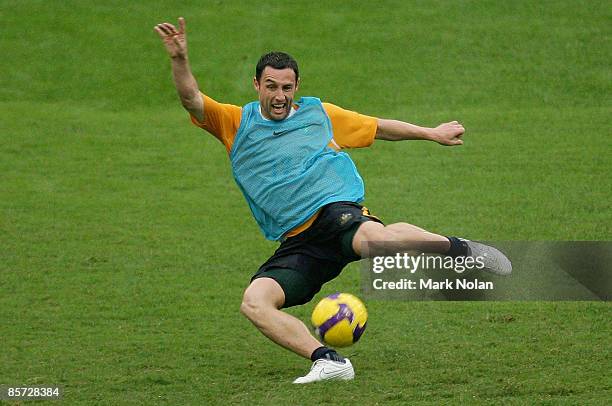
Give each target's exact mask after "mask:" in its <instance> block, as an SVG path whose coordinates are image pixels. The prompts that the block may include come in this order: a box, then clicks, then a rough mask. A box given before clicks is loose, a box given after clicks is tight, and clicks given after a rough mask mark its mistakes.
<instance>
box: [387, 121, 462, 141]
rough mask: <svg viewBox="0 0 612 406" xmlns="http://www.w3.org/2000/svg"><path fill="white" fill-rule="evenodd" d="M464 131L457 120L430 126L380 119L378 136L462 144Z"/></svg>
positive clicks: (398, 139)
mask: <svg viewBox="0 0 612 406" xmlns="http://www.w3.org/2000/svg"><path fill="white" fill-rule="evenodd" d="M464 132H465V129H464V128H463V126H462V125H461V124H459V123H458V122H457V121H451V122H450V123H443V124H440V125H439V126H437V127H435V128H429V127H419V126H418V125H414V124H410V123H405V122H403V121H398V120H387V119H378V128H377V130H376V138H377V139H379V140H386V141H402V140H428V141H435V142H437V143H438V144H442V145H461V144H463V140H462V139H461V136H462V135H463V133H464Z"/></svg>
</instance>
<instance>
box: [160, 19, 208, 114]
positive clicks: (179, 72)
mask: <svg viewBox="0 0 612 406" xmlns="http://www.w3.org/2000/svg"><path fill="white" fill-rule="evenodd" d="M178 22H179V29H178V30H177V29H176V27H175V26H174V25H172V24H170V23H162V24H157V25H156V26H155V31H156V32H157V33H158V34H159V36H160V38H161V39H162V41H163V42H164V46H165V47H166V51H167V52H168V55H169V56H170V60H171V61H172V76H173V78H174V85H175V86H176V90H177V91H178V94H179V97H180V98H181V103H182V104H183V107H185V109H186V110H187V111H189V112H190V113H191V114H192V115H193V116H194V117H195V118H197V119H198V121H200V122H201V121H203V120H204V102H203V101H202V97H201V96H200V90H199V88H198V83H197V82H196V80H195V78H194V77H193V74H192V73H191V67H190V66H189V58H188V56H187V36H186V33H185V19H184V18H183V17H179V20H178Z"/></svg>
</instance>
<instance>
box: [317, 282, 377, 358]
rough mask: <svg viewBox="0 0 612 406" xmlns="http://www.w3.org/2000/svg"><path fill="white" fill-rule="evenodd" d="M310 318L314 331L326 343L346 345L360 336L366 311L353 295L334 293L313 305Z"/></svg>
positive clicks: (365, 320)
mask: <svg viewBox="0 0 612 406" xmlns="http://www.w3.org/2000/svg"><path fill="white" fill-rule="evenodd" d="M311 320H312V325H313V326H314V328H315V333H316V334H317V335H318V336H319V337H320V338H321V340H323V341H324V342H325V343H326V344H329V345H331V346H333V347H347V346H349V345H351V344H353V343H356V342H357V341H358V340H359V338H361V335H362V334H363V331H364V330H365V328H366V323H367V321H368V311H367V310H366V308H365V305H364V304H363V303H362V302H361V300H359V299H357V298H356V297H355V296H353V295H351V294H349V293H334V294H333V295H330V296H327V297H326V298H323V299H322V300H321V301H320V302H319V303H318V304H317V305H316V306H315V308H314V310H313V311H312V318H311Z"/></svg>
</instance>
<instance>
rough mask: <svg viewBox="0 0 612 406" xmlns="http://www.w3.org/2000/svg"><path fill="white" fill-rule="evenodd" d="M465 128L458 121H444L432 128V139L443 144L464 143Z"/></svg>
mask: <svg viewBox="0 0 612 406" xmlns="http://www.w3.org/2000/svg"><path fill="white" fill-rule="evenodd" d="M464 132H465V128H463V126H462V125H461V124H459V122H457V121H451V122H450V123H443V124H440V125H439V126H437V127H436V128H432V129H431V140H432V141H435V142H437V143H438V144H442V145H462V144H463V140H462V139H461V136H462V135H463V133H464Z"/></svg>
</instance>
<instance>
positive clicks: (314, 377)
mask: <svg viewBox="0 0 612 406" xmlns="http://www.w3.org/2000/svg"><path fill="white" fill-rule="evenodd" d="M353 378H355V370H353V365H352V364H351V361H349V359H348V358H345V359H344V362H337V361H331V360H328V359H325V358H321V359H318V360H316V361H315V362H314V363H313V364H312V367H311V368H310V372H308V374H306V375H304V376H300V377H299V378H297V379H296V380H295V381H293V383H312V382H319V381H327V380H332V379H339V380H343V381H349V380H351V379H353Z"/></svg>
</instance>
